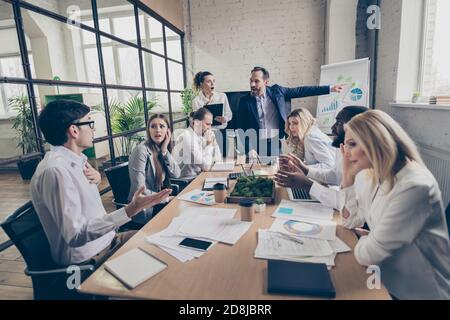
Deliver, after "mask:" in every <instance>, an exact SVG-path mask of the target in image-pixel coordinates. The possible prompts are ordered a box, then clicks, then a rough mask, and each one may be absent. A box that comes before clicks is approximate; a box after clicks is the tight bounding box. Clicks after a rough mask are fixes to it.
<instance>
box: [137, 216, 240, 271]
mask: <svg viewBox="0 0 450 320" xmlns="http://www.w3.org/2000/svg"><path fill="white" fill-rule="evenodd" d="M235 214H236V209H220V208H199V207H189V208H186V209H184V210H183V211H182V212H181V214H180V216H179V217H176V218H174V219H173V220H172V222H171V223H170V225H169V226H168V227H167V228H166V229H164V230H162V231H161V232H158V233H155V234H152V235H150V236H148V237H146V238H145V241H147V242H148V243H151V244H153V245H156V246H158V247H159V248H161V249H162V250H164V251H166V252H167V253H168V254H170V255H171V256H173V257H174V258H176V259H178V260H180V261H181V262H186V261H189V260H192V259H195V258H200V257H201V256H202V255H203V254H204V253H205V252H202V251H198V250H194V249H189V248H186V247H180V246H178V244H179V243H180V242H181V241H182V240H183V239H184V238H185V237H186V236H185V235H183V234H180V229H181V228H182V227H183V226H184V225H185V224H187V225H188V226H190V225H191V224H190V223H189V222H190V221H192V220H195V219H196V218H197V217H203V216H206V217H208V218H211V217H212V218H215V219H217V220H232V218H233V217H234V215H235ZM192 237H193V238H197V239H203V240H204V239H205V238H202V237H199V236H192ZM207 239H208V240H212V242H213V245H211V247H210V249H211V248H212V247H213V246H214V245H215V244H216V243H217V241H215V240H214V239H211V238H207Z"/></svg>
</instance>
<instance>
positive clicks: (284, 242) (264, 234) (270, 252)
mask: <svg viewBox="0 0 450 320" xmlns="http://www.w3.org/2000/svg"><path fill="white" fill-rule="evenodd" d="M347 251H351V249H350V248H349V247H348V246H347V245H346V244H345V243H344V242H343V241H342V240H341V239H339V238H336V239H335V240H333V241H327V240H321V239H313V238H302V237H291V236H287V235H286V234H283V233H279V232H272V231H269V230H259V232H258V246H257V248H256V250H255V258H260V259H275V260H287V261H297V262H309V263H324V264H326V265H327V266H328V267H333V266H334V265H335V264H334V259H335V257H336V254H337V253H342V252H347Z"/></svg>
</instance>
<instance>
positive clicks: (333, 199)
mask: <svg viewBox="0 0 450 320" xmlns="http://www.w3.org/2000/svg"><path fill="white" fill-rule="evenodd" d="M309 194H310V195H311V196H312V197H313V198H315V199H317V200H319V201H320V203H321V204H323V205H324V206H327V207H329V208H333V209H336V210H341V209H342V207H341V206H342V205H341V201H340V200H341V196H340V191H339V190H336V189H332V188H329V187H325V186H323V185H321V184H319V183H317V182H314V183H313V185H312V186H311V190H310V191H309Z"/></svg>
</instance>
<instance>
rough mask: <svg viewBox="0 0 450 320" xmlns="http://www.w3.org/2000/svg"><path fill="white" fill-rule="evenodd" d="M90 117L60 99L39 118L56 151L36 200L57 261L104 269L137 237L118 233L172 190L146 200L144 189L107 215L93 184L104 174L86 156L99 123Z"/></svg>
mask: <svg viewBox="0 0 450 320" xmlns="http://www.w3.org/2000/svg"><path fill="white" fill-rule="evenodd" d="M89 113H90V109H89V107H88V106H86V105H84V104H82V103H78V102H75V101H70V100H59V101H55V102H51V103H49V104H48V105H47V106H46V107H45V108H44V110H43V111H42V113H41V114H40V116H39V127H40V128H41V130H42V132H43V134H44V136H45V139H46V140H47V142H48V143H50V144H51V145H52V146H53V147H52V150H51V151H49V152H47V153H46V155H45V157H44V159H43V160H42V161H41V163H40V164H39V166H38V168H37V170H36V173H35V174H34V176H33V179H32V180H31V197H32V201H33V205H34V207H35V209H36V212H37V214H38V216H39V219H40V221H41V223H42V226H43V228H44V231H45V234H46V236H47V238H48V241H49V243H50V249H51V253H52V257H53V260H54V262H55V263H56V264H58V265H60V266H69V265H71V264H84V263H90V264H94V266H95V267H98V266H99V265H100V264H101V263H103V262H104V261H105V260H106V259H107V258H108V257H109V256H110V255H111V254H112V253H114V251H116V250H117V249H118V248H119V247H120V246H121V245H122V244H123V243H124V242H125V241H126V240H128V238H130V237H131V235H132V234H131V233H122V234H120V233H119V234H118V233H116V231H115V229H116V228H118V227H120V226H121V225H123V224H125V223H126V222H128V221H130V218H131V217H133V216H134V215H136V214H137V213H139V212H140V211H142V210H143V209H146V208H150V207H152V206H154V205H156V204H158V203H160V202H161V201H163V200H164V199H166V198H167V197H168V196H169V194H170V192H171V190H170V189H165V190H163V191H161V192H159V193H156V194H151V195H148V196H145V195H144V194H143V192H144V190H145V186H142V187H141V188H140V189H139V190H138V191H137V192H136V193H135V194H134V197H133V200H132V201H131V202H130V204H129V205H128V206H127V207H125V208H122V209H119V210H117V211H114V212H112V213H110V214H107V213H106V211H105V208H104V207H103V204H102V200H101V198H100V194H99V192H98V189H97V185H96V183H92V180H100V179H98V178H100V177H99V174H98V172H96V171H95V170H94V169H92V167H90V166H87V162H86V160H87V158H86V156H85V155H84V154H82V151H83V150H85V149H87V148H90V147H92V146H93V138H94V121H92V119H91V117H90V116H89ZM83 171H85V172H83ZM95 176H97V177H98V178H97V179H96V178H95ZM96 182H99V181H96Z"/></svg>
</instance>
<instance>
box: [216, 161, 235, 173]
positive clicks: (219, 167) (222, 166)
mask: <svg viewBox="0 0 450 320" xmlns="http://www.w3.org/2000/svg"><path fill="white" fill-rule="evenodd" d="M233 170H234V161H230V162H216V163H214V165H213V166H212V168H211V171H233Z"/></svg>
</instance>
